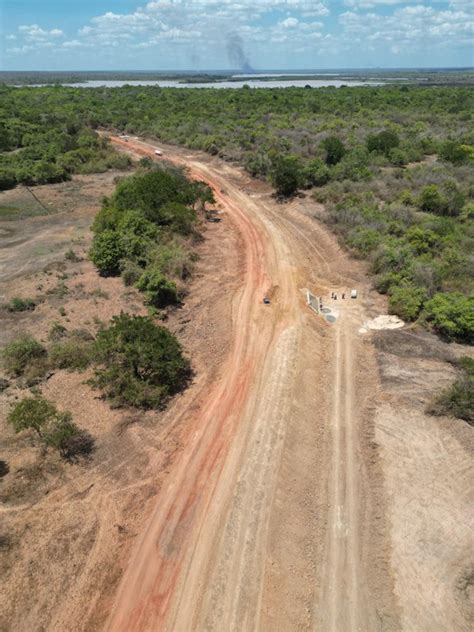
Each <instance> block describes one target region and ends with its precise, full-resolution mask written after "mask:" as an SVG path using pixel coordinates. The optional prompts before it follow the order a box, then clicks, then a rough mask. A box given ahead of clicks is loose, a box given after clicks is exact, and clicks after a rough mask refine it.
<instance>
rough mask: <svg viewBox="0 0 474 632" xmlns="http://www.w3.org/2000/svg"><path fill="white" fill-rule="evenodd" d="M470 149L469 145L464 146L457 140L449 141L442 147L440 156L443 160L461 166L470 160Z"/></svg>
mask: <svg viewBox="0 0 474 632" xmlns="http://www.w3.org/2000/svg"><path fill="white" fill-rule="evenodd" d="M469 149H470V148H469V147H468V146H467V145H462V144H461V143H458V142H457V141H455V140H447V141H446V142H445V143H443V144H442V145H441V147H440V150H439V155H440V157H441V158H442V159H443V160H447V161H448V162H452V163H454V164H460V163H463V162H467V161H468V160H469V158H470V155H471V152H470V151H469Z"/></svg>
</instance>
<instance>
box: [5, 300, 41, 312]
mask: <svg viewBox="0 0 474 632" xmlns="http://www.w3.org/2000/svg"><path fill="white" fill-rule="evenodd" d="M35 307H36V301H34V299H32V298H18V297H15V298H12V300H11V301H10V303H9V304H8V305H7V310H8V311H9V312H32V311H33V310H34V309H35Z"/></svg>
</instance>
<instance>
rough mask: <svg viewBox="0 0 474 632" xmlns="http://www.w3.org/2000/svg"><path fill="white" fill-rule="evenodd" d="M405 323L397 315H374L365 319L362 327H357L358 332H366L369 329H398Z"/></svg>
mask: <svg viewBox="0 0 474 632" xmlns="http://www.w3.org/2000/svg"><path fill="white" fill-rule="evenodd" d="M404 324H405V323H404V322H403V320H401V319H400V318H398V316H386V315H381V316H376V317H375V318H372V319H371V320H366V321H365V323H364V324H363V325H362V327H361V328H360V329H359V333H360V334H366V333H367V331H368V330H369V329H372V330H381V329H400V327H403V325H404Z"/></svg>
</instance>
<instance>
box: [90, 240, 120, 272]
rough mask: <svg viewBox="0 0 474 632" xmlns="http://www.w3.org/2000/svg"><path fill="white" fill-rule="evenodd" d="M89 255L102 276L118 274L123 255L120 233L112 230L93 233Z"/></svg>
mask: <svg viewBox="0 0 474 632" xmlns="http://www.w3.org/2000/svg"><path fill="white" fill-rule="evenodd" d="M89 256H90V258H91V261H92V263H93V264H94V265H95V266H96V268H97V269H98V270H99V272H100V274H102V275H103V276H116V275H118V274H120V264H121V261H122V259H123V258H124V256H125V252H124V248H123V244H122V238H121V236H120V234H119V233H118V232H117V231H114V230H104V231H103V232H101V233H99V234H96V235H94V239H93V240H92V247H91V249H90V252H89Z"/></svg>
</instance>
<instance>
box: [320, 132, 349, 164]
mask: <svg viewBox="0 0 474 632" xmlns="http://www.w3.org/2000/svg"><path fill="white" fill-rule="evenodd" d="M321 145H322V147H323V149H324V150H325V158H324V159H325V161H326V164H328V165H337V163H338V162H339V161H340V160H341V159H342V157H343V156H344V154H345V153H346V148H345V147H344V143H343V142H342V140H341V139H340V138H338V137H337V136H328V137H327V138H325V139H324V140H323V142H322V143H321Z"/></svg>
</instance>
